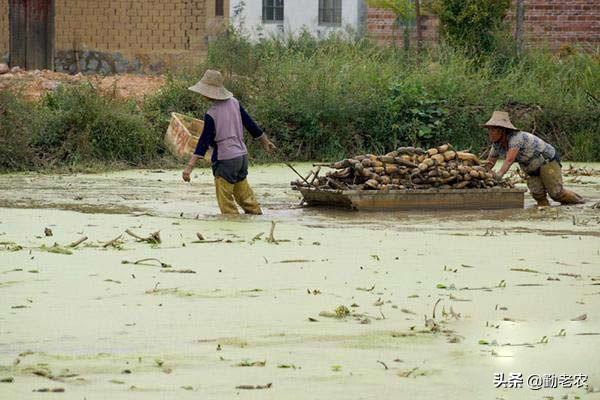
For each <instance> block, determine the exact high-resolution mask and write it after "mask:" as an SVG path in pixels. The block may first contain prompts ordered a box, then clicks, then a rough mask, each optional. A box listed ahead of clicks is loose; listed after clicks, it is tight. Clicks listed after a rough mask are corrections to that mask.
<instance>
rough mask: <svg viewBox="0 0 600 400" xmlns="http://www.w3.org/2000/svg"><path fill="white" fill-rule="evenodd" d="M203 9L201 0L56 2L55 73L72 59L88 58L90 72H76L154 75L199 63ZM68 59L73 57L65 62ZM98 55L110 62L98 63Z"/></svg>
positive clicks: (203, 44)
mask: <svg viewBox="0 0 600 400" xmlns="http://www.w3.org/2000/svg"><path fill="white" fill-rule="evenodd" d="M206 5H207V1H205V0H171V1H169V2H166V1H163V0H105V1H102V2H100V3H99V2H97V1H96V0H56V3H55V10H56V11H55V15H56V16H55V49H56V54H57V60H58V65H57V68H58V69H59V70H60V69H61V68H63V69H66V68H65V67H66V66H67V65H68V66H69V68H70V69H72V62H73V61H74V60H73V59H72V58H76V59H77V60H81V59H82V57H83V58H90V57H91V60H89V61H90V62H91V66H92V68H88V67H85V66H84V68H81V67H80V68H79V69H86V70H89V69H92V70H94V69H98V70H99V71H101V72H104V71H103V65H104V69H106V68H107V67H106V65H108V66H110V67H111V69H113V70H118V71H116V72H124V71H122V70H138V69H142V70H146V71H147V70H148V69H150V70H156V71H158V70H162V69H165V68H169V67H176V66H177V65H176V64H177V63H186V62H188V61H190V58H199V57H201V56H202V54H203V52H205V50H206V37H205V31H206V27H207V26H206V24H207V7H206ZM212 12H213V14H214V9H212ZM75 53H79V54H78V55H75ZM69 54H71V55H72V56H73V57H72V58H71V59H68V60H66V61H65V59H67V58H69ZM103 54H112V55H114V56H115V57H114V58H116V59H113V60H104V59H103V58H104V57H103ZM75 61H76V60H75ZM103 61H104V64H103ZM85 62H86V63H87V61H85ZM126 62H128V63H127V65H125V64H126ZM113 64H114V67H113ZM86 65H87V64H86ZM71 72H73V71H71ZM112 72H115V71H112ZM147 72H148V71H147Z"/></svg>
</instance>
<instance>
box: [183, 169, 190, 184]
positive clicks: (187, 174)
mask: <svg viewBox="0 0 600 400" xmlns="http://www.w3.org/2000/svg"><path fill="white" fill-rule="evenodd" d="M191 174H192V169H191V168H190V167H186V169H184V170H183V174H182V177H183V180H184V181H185V182H190V181H191V180H192V178H191V177H190V176H191Z"/></svg>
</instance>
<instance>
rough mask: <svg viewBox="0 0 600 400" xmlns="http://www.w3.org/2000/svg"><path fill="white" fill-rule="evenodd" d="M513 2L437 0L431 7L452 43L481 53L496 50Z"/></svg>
mask: <svg viewBox="0 0 600 400" xmlns="http://www.w3.org/2000/svg"><path fill="white" fill-rule="evenodd" d="M510 5H511V2H510V0H434V2H433V5H432V8H433V11H434V12H435V13H436V14H437V15H438V17H439V19H440V24H441V29H442V33H443V34H444V36H445V37H446V39H447V40H448V42H449V43H450V44H451V45H453V46H456V47H460V48H463V49H465V50H467V51H468V52H470V53H472V54H481V53H487V52H490V51H492V50H494V47H495V33H496V32H497V31H498V30H499V29H500V28H501V27H502V25H503V23H504V17H505V16H506V13H507V11H508V10H509V8H510Z"/></svg>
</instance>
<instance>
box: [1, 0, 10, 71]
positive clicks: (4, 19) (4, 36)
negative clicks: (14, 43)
mask: <svg viewBox="0 0 600 400" xmlns="http://www.w3.org/2000/svg"><path fill="white" fill-rule="evenodd" d="M8 41H9V36H8V0H0V62H3V61H7V60H3V58H4V56H6V55H7V54H8V47H9V44H8Z"/></svg>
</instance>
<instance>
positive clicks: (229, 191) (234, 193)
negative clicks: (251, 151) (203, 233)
mask: <svg viewBox="0 0 600 400" xmlns="http://www.w3.org/2000/svg"><path fill="white" fill-rule="evenodd" d="M189 90H191V91H193V92H196V93H199V94H201V95H202V96H204V97H205V98H206V99H207V100H209V101H211V102H212V106H211V107H210V108H209V109H208V111H207V112H206V115H205V116H204V130H203V131H202V135H201V136H200V140H199V141H198V145H197V146H196V151H195V152H194V155H193V156H192V158H191V159H190V162H189V163H188V165H187V167H186V168H185V170H184V171H183V180H184V181H186V182H190V179H191V178H190V175H191V173H192V170H193V168H194V166H195V165H196V162H197V161H198V159H201V158H204V156H205V154H206V152H207V150H208V148H209V147H211V148H212V160H211V161H212V170H213V175H214V177H215V189H216V193H217V202H218V203H219V208H220V209H221V213H223V214H238V213H239V211H238V208H237V206H236V203H237V204H238V205H239V206H240V207H241V208H242V209H243V210H244V212H245V213H246V214H262V210H261V208H260V205H259V204H258V202H257V201H256V198H255V197H254V193H253V192H252V188H250V185H249V184H248V180H247V179H246V177H247V176H248V150H247V148H246V145H245V144H244V128H246V129H247V130H248V132H250V135H252V137H253V138H255V139H258V140H260V142H261V144H262V146H263V148H264V149H265V151H267V152H269V153H270V152H272V151H273V150H275V149H276V147H275V145H274V144H273V143H272V142H271V141H270V140H269V139H268V137H267V135H266V134H265V133H263V131H262V130H261V129H260V128H259V127H258V125H256V123H255V122H254V121H253V120H252V118H250V116H249V115H248V113H247V112H246V110H244V108H243V107H242V106H241V105H240V103H239V102H238V101H237V99H236V98H235V97H233V94H232V93H231V92H230V91H228V90H227V89H225V87H224V86H223V77H222V76H221V73H220V72H219V71H214V70H207V71H206V72H205V73H204V76H203V77H202V79H201V80H200V82H198V83H197V84H195V85H194V86H192V87H190V88H189Z"/></svg>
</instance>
